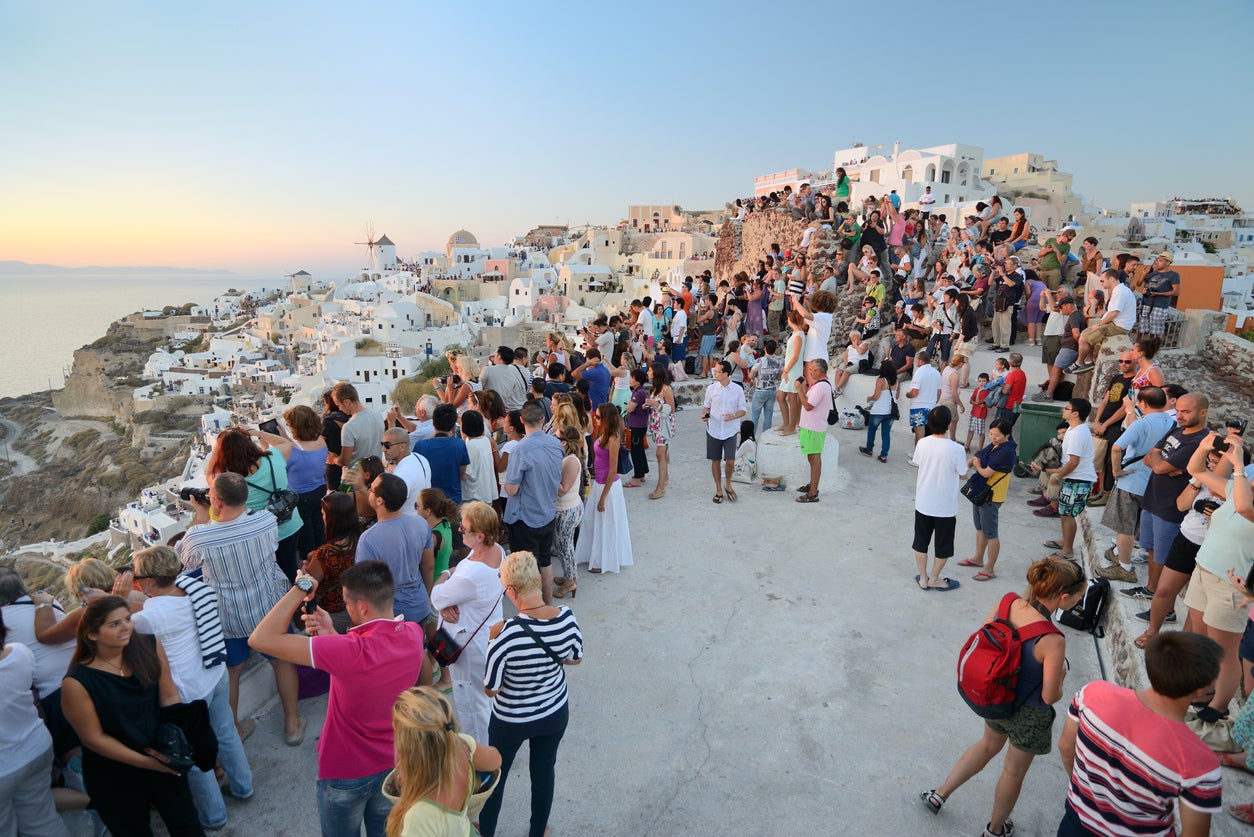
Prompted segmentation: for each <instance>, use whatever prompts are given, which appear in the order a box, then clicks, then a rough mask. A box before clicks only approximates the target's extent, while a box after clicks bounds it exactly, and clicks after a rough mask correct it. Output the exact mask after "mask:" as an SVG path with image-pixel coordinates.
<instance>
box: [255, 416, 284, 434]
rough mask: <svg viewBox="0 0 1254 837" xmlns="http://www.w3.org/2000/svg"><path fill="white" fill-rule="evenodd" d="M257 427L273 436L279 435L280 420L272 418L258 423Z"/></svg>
mask: <svg viewBox="0 0 1254 837" xmlns="http://www.w3.org/2000/svg"><path fill="white" fill-rule="evenodd" d="M257 427H258V428H259V429H260V430H261V432H262V433H269V434H270V435H272V436H278V435H279V420H278V419H270V420H269V421H263V422H262V423H261V424H259V425H257Z"/></svg>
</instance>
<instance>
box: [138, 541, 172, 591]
mask: <svg viewBox="0 0 1254 837" xmlns="http://www.w3.org/2000/svg"><path fill="white" fill-rule="evenodd" d="M131 560H132V561H133V562H134V564H135V575H137V576H141V575H142V576H147V577H149V578H153V579H159V580H161V581H163V582H168V581H172V580H173V579H174V578H175V577H177V576H178V574H179V572H181V571H182V569H183V565H182V563H181V562H180V561H179V554H178V553H177V552H175V551H174V550H173V549H171V548H170V547H168V546H150V547H148V548H147V549H141V550H139V551H138V552H136V553H135V554H134V555H132V556H131Z"/></svg>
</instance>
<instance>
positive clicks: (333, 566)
mask: <svg viewBox="0 0 1254 837" xmlns="http://www.w3.org/2000/svg"><path fill="white" fill-rule="evenodd" d="M427 490H428V491H434V490H435V489H430V488H429V489H427ZM366 493H369V492H366ZM321 514H322V524H323V528H324V530H325V532H326V543H324V544H323V545H322V546H320V547H318V548H317V549H315V550H314V551H313V552H311V553H309V557H308V558H307V559H306V561H305V563H304V566H303V567H302V569H303V570H304V571H305V572H306V573H308V574H309V575H311V576H313V577H314V579H315V580H317V582H318V589H319V590H321V591H322V596H321V598H320V599H319V600H318V606H319V607H321V608H322V609H323V610H325V611H326V612H327V613H329V614H330V615H331V622H332V624H334V625H335V631H336V633H341V634H342V633H344V632H345V631H347V630H348V627H349V624H350V623H349V620H348V611H346V610H345V609H344V595H343V591H342V590H341V589H340V573H342V572H344V571H345V570H346V569H348V568H349V567H351V566H352V565H353V562H354V561H355V560H356V558H357V539H358V538H359V537H360V536H361V524H360V523H359V522H358V518H357V505H356V503H355V502H354V500H353V498H352V497H351V496H350V495H348V494H345V493H343V492H342V491H332V492H331V493H330V494H327V495H325V496H324V497H323V498H322V509H321Z"/></svg>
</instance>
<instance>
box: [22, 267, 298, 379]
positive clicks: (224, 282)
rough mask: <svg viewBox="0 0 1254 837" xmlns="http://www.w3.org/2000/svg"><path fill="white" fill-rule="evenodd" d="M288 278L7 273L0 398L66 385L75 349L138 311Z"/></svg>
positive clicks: (272, 285)
mask: <svg viewBox="0 0 1254 837" xmlns="http://www.w3.org/2000/svg"><path fill="white" fill-rule="evenodd" d="M286 281H287V280H285V279H283V278H282V277H275V276H267V277H258V276H238V275H236V274H221V275H218V274H204V273H198V274H174V275H161V274H150V275H143V276H135V275H125V274H118V275H108V274H98V275H92V276H83V275H79V274H65V275H57V274H48V275H40V276H14V275H6V274H0V306H2V308H3V312H4V315H5V316H4V327H3V328H0V398H3V397H8V396H13V395H25V394H27V393H30V392H35V391H38V390H44V389H48V388H49V387H51V388H53V389H59V388H60V387H61V385H62V383H63V382H64V380H65V375H66V374H68V372H69V370H70V364H71V363H72V362H73V360H74V351H75V350H76V349H79V348H81V347H83V346H84V345H86V344H88V343H91V342H94V341H95V340H96V339H97V338H99V337H102V336H103V335H104V333H105V330H106V329H108V327H109V324H110V323H112V322H113V321H114V320H117V319H120V318H122V317H124V316H126V315H127V314H130V313H132V312H134V311H139V310H143V309H146V308H162V307H164V306H166V305H183V304H184V303H187V302H198V303H204V302H208V301H209V300H211V299H213V298H214V297H215V296H219V295H221V294H222V292H224V291H226V290H227V289H228V288H237V289H239V290H252V289H254V288H261V287H266V288H276V287H280V286H281V285H283V284H285V283H286Z"/></svg>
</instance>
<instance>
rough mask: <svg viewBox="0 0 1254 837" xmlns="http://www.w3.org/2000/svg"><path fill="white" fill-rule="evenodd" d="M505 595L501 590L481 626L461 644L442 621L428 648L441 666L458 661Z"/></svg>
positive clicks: (428, 643)
mask: <svg viewBox="0 0 1254 837" xmlns="http://www.w3.org/2000/svg"><path fill="white" fill-rule="evenodd" d="M504 595H505V591H504V590H502V591H501V595H500V596H497V597H496V602H493V603H492V607H490V608H488V612H487V613H486V614H485V615H484V617H483V621H482V622H480V623H479V627H478V628H475V631H474V633H472V634H471V635H470V636H469V637H467V638H466V641H465V642H463V643H462V644H461V645H458V644H457V640H455V639H453V634H452V632H451V631H449V629H448V628H446V627H444V623H443V622H441V623H440V627H438V628H436V629H435V635H434V636H432V637H431V639H429V640H427V650H428V651H430V652H431V656H432V657H435V661H436V662H437V663H439V664H440V668H446V667H447V666H451V665H452V664H453V663H455V662H457V659H458V658H459V657H461V655H462V652H463V651H465V650H466V646H467V645H469V644H470V642H471V640H473V639H474V638H475V636H476V635H477V634H478V633H479V631H481V630H482V629H483V626H484V624H485V623H486V622H487V621H488V617H490V616H491V615H492V614H493V612H494V611H495V610H496V605H497V603H499V602H500V601H501V596H504Z"/></svg>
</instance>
